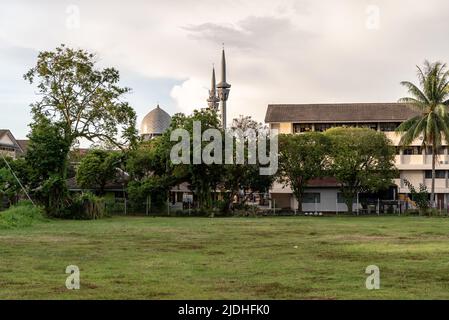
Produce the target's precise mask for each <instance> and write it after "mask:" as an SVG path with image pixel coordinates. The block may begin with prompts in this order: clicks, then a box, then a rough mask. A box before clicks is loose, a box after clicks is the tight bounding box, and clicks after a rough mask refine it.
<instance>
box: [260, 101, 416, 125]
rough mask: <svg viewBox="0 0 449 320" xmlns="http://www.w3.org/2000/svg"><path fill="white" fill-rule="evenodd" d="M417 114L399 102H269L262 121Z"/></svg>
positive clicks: (349, 119)
mask: <svg viewBox="0 0 449 320" xmlns="http://www.w3.org/2000/svg"><path fill="white" fill-rule="evenodd" d="M416 114H417V113H416V112H415V111H413V110H412V109H410V108H408V107H407V106H406V105H404V104H400V103H344V104H270V105H268V109H267V113H266V115H265V122H266V123H271V122H298V123H301V122H302V123H304V122H346V121H347V122H377V121H378V122H391V121H404V120H407V119H408V118H410V117H413V116H415V115H416Z"/></svg>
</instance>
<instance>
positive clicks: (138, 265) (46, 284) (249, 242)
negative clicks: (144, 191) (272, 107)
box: [0, 217, 449, 299]
mask: <svg viewBox="0 0 449 320" xmlns="http://www.w3.org/2000/svg"><path fill="white" fill-rule="evenodd" d="M0 259H1V260H0V299H11V298H19V299H25V298H30V299H40V298H43V299H90V298H97V299H107V298H111V299H374V298H381V299H392V298H397V299H415V298H423V299H434V298H436V299H449V219H443V218H418V217H413V218H412V217H369V218H361V217H360V218H351V217H346V218H343V217H341V218H318V217H315V218H293V217H292V218H228V219H210V218H132V217H129V218H128V217H116V218H110V219H104V220H99V221H50V222H43V223H37V224H35V225H33V226H31V227H28V228H23V229H16V230H0ZM372 264H374V265H377V266H379V268H380V272H381V289H380V290H373V291H369V290H367V289H366V288H365V279H366V277H367V275H366V274H365V268H366V267H367V266H368V265H372ZM68 265H77V266H79V268H80V269H81V289H80V290H73V291H70V290H67V289H66V288H65V279H66V277H67V275H66V274H65V268H66V266H68Z"/></svg>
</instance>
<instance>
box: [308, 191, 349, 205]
mask: <svg viewBox="0 0 449 320" xmlns="http://www.w3.org/2000/svg"><path fill="white" fill-rule="evenodd" d="M337 202H338V203H346V202H345V198H344V197H343V194H342V193H341V192H339V193H337ZM353 202H354V203H356V202H357V199H353ZM302 203H317V204H318V203H321V194H320V193H318V192H317V193H311V192H309V193H307V192H306V193H304V196H303V200H302Z"/></svg>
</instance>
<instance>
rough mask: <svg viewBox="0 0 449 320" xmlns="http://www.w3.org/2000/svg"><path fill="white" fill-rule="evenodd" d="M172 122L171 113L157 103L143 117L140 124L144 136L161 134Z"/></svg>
mask: <svg viewBox="0 0 449 320" xmlns="http://www.w3.org/2000/svg"><path fill="white" fill-rule="evenodd" d="M170 122H171V117H170V115H169V114H168V113H167V112H165V111H164V110H162V109H161V108H160V107H159V105H157V107H156V108H155V109H153V110H151V111H150V112H148V114H147V115H146V116H145V117H144V118H143V120H142V123H141V125H140V134H141V135H144V136H155V135H161V134H163V133H164V132H165V131H166V130H167V129H168V127H169V126H170Z"/></svg>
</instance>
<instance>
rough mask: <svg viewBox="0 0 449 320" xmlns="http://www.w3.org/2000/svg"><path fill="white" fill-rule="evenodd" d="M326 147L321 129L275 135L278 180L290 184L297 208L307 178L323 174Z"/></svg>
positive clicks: (299, 204)
mask: <svg viewBox="0 0 449 320" xmlns="http://www.w3.org/2000/svg"><path fill="white" fill-rule="evenodd" d="M329 148H330V143H329V139H328V138H327V136H325V135H323V134H321V133H316V132H311V133H304V134H300V135H280V137H279V172H278V176H279V180H280V181H281V182H282V183H283V184H284V185H285V186H287V185H289V186H290V187H291V189H292V191H293V194H294V195H295V197H296V199H297V200H298V206H299V207H298V209H299V211H302V199H303V195H304V190H305V188H306V186H307V184H308V182H309V181H310V180H311V179H314V178H319V177H322V176H323V175H324V170H325V169H326V166H327V163H326V161H327V154H328V152H329Z"/></svg>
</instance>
